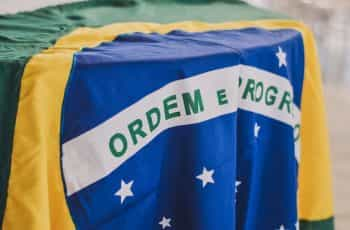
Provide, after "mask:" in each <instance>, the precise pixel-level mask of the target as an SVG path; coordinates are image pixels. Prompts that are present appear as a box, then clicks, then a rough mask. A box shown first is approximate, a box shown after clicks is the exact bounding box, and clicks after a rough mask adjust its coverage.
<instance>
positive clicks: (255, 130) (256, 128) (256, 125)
mask: <svg viewBox="0 0 350 230" xmlns="http://www.w3.org/2000/svg"><path fill="white" fill-rule="evenodd" d="M260 128H261V127H260V126H259V124H258V123H257V122H255V124H254V137H255V138H257V137H258V136H259V131H260Z"/></svg>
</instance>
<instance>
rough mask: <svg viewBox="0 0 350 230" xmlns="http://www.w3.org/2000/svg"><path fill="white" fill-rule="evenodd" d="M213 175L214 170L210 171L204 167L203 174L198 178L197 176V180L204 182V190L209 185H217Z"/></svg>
mask: <svg viewBox="0 0 350 230" xmlns="http://www.w3.org/2000/svg"><path fill="white" fill-rule="evenodd" d="M213 174H214V169H212V170H209V171H208V170H207V168H206V167H203V171H202V174H199V175H198V176H196V178H197V179H198V180H201V181H202V187H203V188H204V187H205V186H206V185H207V184H208V183H212V184H214V183H215V182H214V179H213Z"/></svg>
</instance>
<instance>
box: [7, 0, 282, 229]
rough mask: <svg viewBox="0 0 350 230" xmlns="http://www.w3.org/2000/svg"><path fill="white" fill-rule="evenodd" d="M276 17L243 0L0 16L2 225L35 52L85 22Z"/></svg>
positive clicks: (123, 2) (148, 0)
mask: <svg viewBox="0 0 350 230" xmlns="http://www.w3.org/2000/svg"><path fill="white" fill-rule="evenodd" d="M274 18H286V17H285V16H282V15H280V14H276V13H272V12H270V11H267V10H262V9H258V8H255V7H252V6H250V5H247V4H246V3H243V2H241V1H238V0H221V1H219V0H217V1H214V0H187V1H185V0H93V1H88V2H81V3H72V4H65V5H60V6H54V7H47V8H43V9H39V10H36V11H33V12H26V13H18V14H14V15H3V16H0V194H1V195H0V226H2V219H3V215H4V211H5V206H6V196H7V186H8V179H9V173H10V166H11V153H12V142H13V132H14V126H15V118H16V112H17V106H18V95H19V90H20V82H21V77H22V73H23V70H24V67H25V64H26V62H27V61H28V60H29V59H30V57H31V56H33V55H35V54H37V53H39V52H40V51H41V50H43V49H46V48H48V47H50V46H52V45H53V44H54V43H55V41H56V40H57V39H58V38H60V37H62V36H63V35H65V34H67V33H69V32H71V31H72V30H74V29H76V28H78V27H82V26H89V27H98V26H103V25H106V24H111V23H115V22H130V21H148V22H159V23H168V22H175V21H185V20H200V21H206V22H224V21H236V20H257V19H274ZM28 179H29V178H28Z"/></svg>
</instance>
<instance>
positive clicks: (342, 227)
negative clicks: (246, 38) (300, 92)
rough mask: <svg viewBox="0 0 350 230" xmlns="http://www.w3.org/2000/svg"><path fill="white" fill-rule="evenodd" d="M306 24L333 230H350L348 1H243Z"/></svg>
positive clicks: (349, 16) (349, 14)
mask: <svg viewBox="0 0 350 230" xmlns="http://www.w3.org/2000/svg"><path fill="white" fill-rule="evenodd" d="M246 2H249V3H250V4H253V5H255V6H259V7H262V8H267V9H270V10H274V11H277V12H282V13H284V14H286V15H289V16H291V17H293V18H296V19H298V20H301V21H303V22H304V23H306V24H307V25H308V26H309V27H310V28H311V29H312V30H313V32H314V35H315V37H316V40H317V45H318V53H319V58H320V62H321V67H322V72H323V80H324V95H325V99H326V110H327V116H328V127H329V132H330V141H331V158H332V166H333V184H334V200H335V222H336V229H337V230H348V229H350V181H349V179H350V42H349V41H350V26H349V25H350V1H349V0H282V1H281V0H247V1H246Z"/></svg>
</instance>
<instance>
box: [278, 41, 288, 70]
mask: <svg viewBox="0 0 350 230" xmlns="http://www.w3.org/2000/svg"><path fill="white" fill-rule="evenodd" d="M276 56H277V58H278V67H282V66H287V60H286V58H287V54H286V53H285V52H284V51H283V50H282V48H281V47H280V46H279V47H278V52H277V53H276Z"/></svg>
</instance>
